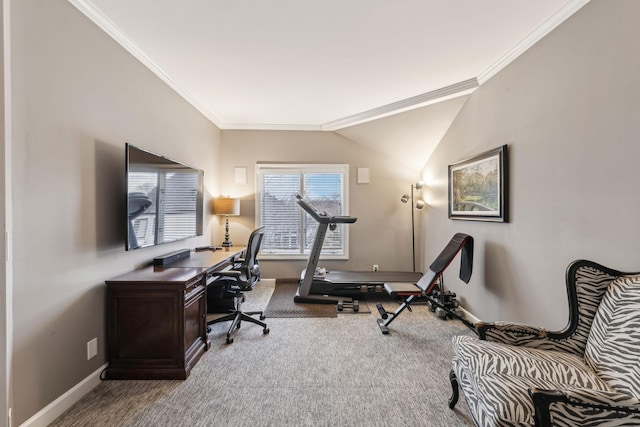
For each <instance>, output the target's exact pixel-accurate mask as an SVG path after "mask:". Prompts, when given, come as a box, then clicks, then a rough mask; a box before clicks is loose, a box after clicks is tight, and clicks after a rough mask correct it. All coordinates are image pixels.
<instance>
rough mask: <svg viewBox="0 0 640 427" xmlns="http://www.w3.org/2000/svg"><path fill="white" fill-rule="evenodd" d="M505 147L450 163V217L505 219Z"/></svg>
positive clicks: (506, 175) (488, 219)
mask: <svg viewBox="0 0 640 427" xmlns="http://www.w3.org/2000/svg"><path fill="white" fill-rule="evenodd" d="M508 167H509V164H508V158H507V146H506V145H503V146H502V147H498V148H495V149H493V150H490V151H487V152H485V153H482V154H479V155H477V156H474V157H472V158H470V159H466V160H462V161H460V162H458V163H454V164H452V165H449V218H450V219H463V220H473V221H493V222H508V218H507V210H508V209H507V207H508V200H507V192H508V186H507V179H508V176H509V173H508Z"/></svg>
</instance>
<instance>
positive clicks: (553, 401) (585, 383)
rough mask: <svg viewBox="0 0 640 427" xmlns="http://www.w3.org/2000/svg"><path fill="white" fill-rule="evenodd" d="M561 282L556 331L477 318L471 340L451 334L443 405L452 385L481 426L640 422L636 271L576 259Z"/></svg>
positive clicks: (452, 403)
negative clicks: (565, 307) (565, 306)
mask: <svg viewBox="0 0 640 427" xmlns="http://www.w3.org/2000/svg"><path fill="white" fill-rule="evenodd" d="M566 285H567V293H568V297H569V323H568V325H567V326H566V327H565V328H564V329H563V330H561V331H547V330H545V329H543V328H537V327H533V326H528V325H520V324H516V323H509V322H496V323H479V324H477V325H476V326H477V330H478V335H479V338H480V339H479V340H478V339H476V338H474V337H469V336H461V337H455V338H454V340H453V348H454V358H453V369H452V370H451V373H450V380H451V386H452V390H453V391H452V396H451V398H450V399H449V407H450V408H451V409H453V408H454V406H455V405H456V403H457V401H458V396H459V391H458V388H459V387H460V388H462V391H463V394H464V396H465V399H466V402H467V405H468V407H469V410H470V412H471V415H472V416H473V419H474V421H475V423H476V425H478V426H481V427H485V426H530V425H535V426H551V425H554V426H556V425H557V426H578V425H580V426H602V425H607V426H613V425H616V426H617V425H627V426H630V425H640V273H622V272H619V271H616V270H612V269H609V268H606V267H603V266H601V265H599V264H596V263H594V262H591V261H585V260H579V261H575V262H573V263H572V264H571V265H569V267H568V268H567V272H566Z"/></svg>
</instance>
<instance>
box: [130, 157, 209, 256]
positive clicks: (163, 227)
mask: <svg viewBox="0 0 640 427" xmlns="http://www.w3.org/2000/svg"><path fill="white" fill-rule="evenodd" d="M126 173H127V177H126V180H127V242H126V249H127V250H132V249H138V248H144V247H147V246H153V245H159V244H162V243H169V242H174V241H176V240H181V239H186V238H189V237H195V236H201V235H202V222H203V202H202V198H203V191H202V190H203V188H202V185H203V184H202V177H203V172H202V171H201V170H199V169H195V168H192V167H190V166H187V165H184V164H182V163H179V162H176V161H174V160H171V159H168V158H166V157H164V156H160V155H158V154H154V153H152V152H150V151H147V150H144V149H142V148H139V147H136V146H135V145H131V144H126Z"/></svg>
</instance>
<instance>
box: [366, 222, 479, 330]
mask: <svg viewBox="0 0 640 427" xmlns="http://www.w3.org/2000/svg"><path fill="white" fill-rule="evenodd" d="M461 251H462V254H461V259H460V275H459V276H460V279H461V280H462V281H464V282H465V283H469V279H471V272H472V271H473V237H471V236H469V235H468V234H463V233H456V234H455V235H454V236H453V238H451V240H450V241H449V243H448V244H447V246H446V247H445V248H444V250H443V251H442V252H440V255H438V257H437V258H436V260H435V261H434V262H433V263H432V264H431V265H430V266H429V271H427V272H426V273H425V274H424V275H423V276H422V277H421V278H420V280H419V281H418V283H408V282H391V283H385V284H384V289H385V291H386V292H387V293H388V294H389V295H390V296H392V297H394V298H399V299H402V300H403V301H402V304H400V307H398V309H397V310H396V311H394V312H393V313H391V312H388V311H386V310H385V309H384V307H383V306H382V304H380V303H378V304H376V308H377V309H378V312H379V313H380V316H381V317H382V318H381V319H377V321H378V326H380V330H381V331H382V333H383V334H385V335H386V334H388V333H389V328H388V326H389V324H390V323H391V322H393V321H394V320H395V318H396V317H398V316H399V315H400V313H402V312H403V311H404V310H405V309H408V310H409V311H411V303H412V302H413V301H414V300H415V299H417V298H420V297H427V298H428V299H429V302H430V303H431V304H433V305H436V306H438V307H440V308H441V309H442V310H445V311H448V312H449V314H450V315H452V316H453V317H456V318H458V319H460V320H462V321H463V322H464V323H465V324H466V325H467V326H470V325H469V324H468V323H467V322H466V321H465V320H464V319H462V318H461V317H460V316H459V315H457V314H455V313H453V311H452V310H450V309H449V308H448V307H446V306H445V305H444V304H442V303H440V302H438V301H437V300H436V299H434V298H431V297H430V294H431V293H432V292H433V291H434V289H435V287H436V286H437V285H438V284H442V273H443V272H444V270H445V269H446V268H447V267H448V266H449V264H451V261H453V259H454V258H455V257H456V255H457V254H458V252H461ZM440 294H443V293H442V290H441V292H440ZM470 327H471V328H472V329H473V326H472V325H471V326H470Z"/></svg>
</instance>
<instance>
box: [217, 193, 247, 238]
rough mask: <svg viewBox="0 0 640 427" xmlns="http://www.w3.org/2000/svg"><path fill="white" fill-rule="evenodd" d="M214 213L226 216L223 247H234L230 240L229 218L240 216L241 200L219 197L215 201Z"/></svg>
mask: <svg viewBox="0 0 640 427" xmlns="http://www.w3.org/2000/svg"><path fill="white" fill-rule="evenodd" d="M213 213H214V214H215V215H224V216H225V226H224V242H222V246H223V247H225V248H228V247H230V246H233V244H232V243H231V240H229V216H237V215H240V199H234V198H232V197H218V198H217V199H215V200H214V201H213Z"/></svg>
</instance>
